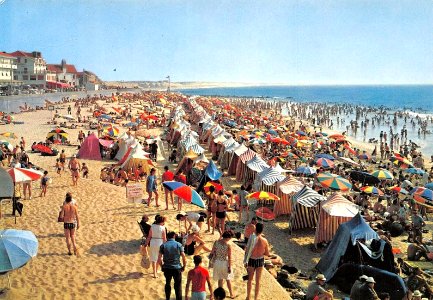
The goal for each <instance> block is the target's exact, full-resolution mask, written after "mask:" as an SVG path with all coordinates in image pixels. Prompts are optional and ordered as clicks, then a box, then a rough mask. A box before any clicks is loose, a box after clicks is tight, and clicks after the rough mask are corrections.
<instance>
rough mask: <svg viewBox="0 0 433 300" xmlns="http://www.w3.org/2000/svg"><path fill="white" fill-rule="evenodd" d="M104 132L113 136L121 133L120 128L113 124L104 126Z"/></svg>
mask: <svg viewBox="0 0 433 300" xmlns="http://www.w3.org/2000/svg"><path fill="white" fill-rule="evenodd" d="M103 133H104V134H105V135H108V136H111V137H114V136H118V135H119V128H117V127H114V126H113V125H111V124H110V125H109V126H107V127H105V128H104V131H103Z"/></svg>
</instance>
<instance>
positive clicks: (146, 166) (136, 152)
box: [121, 144, 154, 174]
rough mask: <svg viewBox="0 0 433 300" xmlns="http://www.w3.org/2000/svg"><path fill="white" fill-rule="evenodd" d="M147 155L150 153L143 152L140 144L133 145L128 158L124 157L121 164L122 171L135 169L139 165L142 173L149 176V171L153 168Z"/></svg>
mask: <svg viewBox="0 0 433 300" xmlns="http://www.w3.org/2000/svg"><path fill="white" fill-rule="evenodd" d="M149 154H150V153H147V152H146V151H144V150H143V147H142V146H141V145H140V144H137V145H135V146H134V147H133V148H131V151H130V152H129V154H128V157H126V159H125V160H124V162H123V163H122V165H121V167H122V169H130V168H131V169H132V168H137V167H138V166H139V165H141V166H142V167H143V171H144V172H146V173H147V174H149V173H150V169H151V168H153V167H154V165H153V162H152V160H151V159H150V158H149Z"/></svg>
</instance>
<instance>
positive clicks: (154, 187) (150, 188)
mask: <svg viewBox="0 0 433 300" xmlns="http://www.w3.org/2000/svg"><path fill="white" fill-rule="evenodd" d="M155 173H156V169H155V168H152V169H150V175H149V176H147V179H146V190H147V193H148V194H149V199H147V207H149V206H150V202H151V201H152V193H155V206H156V207H159V205H158V196H159V195H158V182H157V179H156V175H155Z"/></svg>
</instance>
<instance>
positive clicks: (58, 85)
mask: <svg viewBox="0 0 433 300" xmlns="http://www.w3.org/2000/svg"><path fill="white" fill-rule="evenodd" d="M47 86H48V87H56V88H70V87H71V86H70V85H69V84H67V83H64V82H59V81H48V80H47Z"/></svg>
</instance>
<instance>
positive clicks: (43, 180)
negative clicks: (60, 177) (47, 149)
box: [39, 171, 50, 197]
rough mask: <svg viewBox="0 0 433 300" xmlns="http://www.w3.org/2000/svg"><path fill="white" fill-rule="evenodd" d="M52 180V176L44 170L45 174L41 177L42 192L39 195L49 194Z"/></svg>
mask: <svg viewBox="0 0 433 300" xmlns="http://www.w3.org/2000/svg"><path fill="white" fill-rule="evenodd" d="M49 180H50V177H48V171H44V176H42V178H41V189H42V191H41V194H40V195H39V197H45V196H46V195H47V186H48V181H49Z"/></svg>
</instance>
